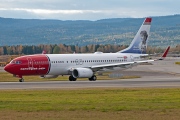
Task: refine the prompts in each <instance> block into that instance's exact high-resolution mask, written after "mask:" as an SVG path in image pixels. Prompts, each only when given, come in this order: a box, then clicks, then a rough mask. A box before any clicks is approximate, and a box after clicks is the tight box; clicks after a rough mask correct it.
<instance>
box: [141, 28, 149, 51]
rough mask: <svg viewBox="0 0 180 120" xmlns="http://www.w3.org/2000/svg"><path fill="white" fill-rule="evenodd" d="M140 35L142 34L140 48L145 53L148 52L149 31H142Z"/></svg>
mask: <svg viewBox="0 0 180 120" xmlns="http://www.w3.org/2000/svg"><path fill="white" fill-rule="evenodd" d="M140 36H141V42H140V44H139V49H140V50H141V52H142V53H143V52H146V48H147V38H148V33H147V32H146V31H145V30H143V31H141V33H140Z"/></svg>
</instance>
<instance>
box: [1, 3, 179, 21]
mask: <svg viewBox="0 0 180 120" xmlns="http://www.w3.org/2000/svg"><path fill="white" fill-rule="evenodd" d="M172 1H173V2H172ZM179 5H180V0H0V17H5V18H24V19H59V20H99V19H107V18H126V17H133V18H139V17H147V16H164V15H174V14H180V6H179Z"/></svg>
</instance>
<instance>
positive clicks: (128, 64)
mask: <svg viewBox="0 0 180 120" xmlns="http://www.w3.org/2000/svg"><path fill="white" fill-rule="evenodd" d="M153 61H155V60H143V61H134V62H123V63H113V64H103V65H94V66H91V67H89V68H91V69H92V70H93V71H94V72H96V71H99V70H101V69H104V68H106V69H113V68H114V67H121V68H129V67H133V66H136V65H138V64H140V63H148V62H153Z"/></svg>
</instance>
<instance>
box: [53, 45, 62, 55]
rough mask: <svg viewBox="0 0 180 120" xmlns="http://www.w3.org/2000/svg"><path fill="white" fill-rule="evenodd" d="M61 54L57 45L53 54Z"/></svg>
mask: <svg viewBox="0 0 180 120" xmlns="http://www.w3.org/2000/svg"><path fill="white" fill-rule="evenodd" d="M59 52H60V48H59V46H57V45H56V46H55V47H54V49H53V54H59Z"/></svg>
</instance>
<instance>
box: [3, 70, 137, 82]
mask: <svg viewBox="0 0 180 120" xmlns="http://www.w3.org/2000/svg"><path fill="white" fill-rule="evenodd" d="M109 74H110V73H104V74H103V75H97V79H98V80H111V79H132V78H140V76H122V77H119V78H109ZM23 78H24V80H25V81H26V82H32V81H34V82H35V81H67V80H69V76H67V75H64V76H59V77H57V78H51V79H48V78H40V77H39V76H23ZM18 80H19V78H17V77H13V75H12V74H9V73H7V72H0V82H17V81H18ZM77 80H88V79H87V78H78V79H77Z"/></svg>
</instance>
